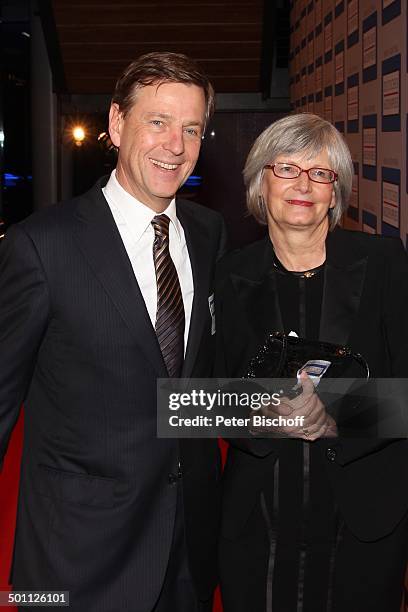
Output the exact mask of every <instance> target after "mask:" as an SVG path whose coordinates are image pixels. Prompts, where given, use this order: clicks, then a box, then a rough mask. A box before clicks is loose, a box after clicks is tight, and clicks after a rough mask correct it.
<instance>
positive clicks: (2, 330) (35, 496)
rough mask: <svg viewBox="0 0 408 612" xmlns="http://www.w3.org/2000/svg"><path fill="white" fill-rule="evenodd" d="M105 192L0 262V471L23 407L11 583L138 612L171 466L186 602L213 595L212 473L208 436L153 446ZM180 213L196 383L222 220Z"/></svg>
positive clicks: (193, 209)
mask: <svg viewBox="0 0 408 612" xmlns="http://www.w3.org/2000/svg"><path fill="white" fill-rule="evenodd" d="M105 181H106V179H105ZM102 185H103V182H102V181H101V182H99V183H98V184H97V185H96V186H95V187H94V188H92V189H91V190H90V191H89V192H88V193H86V194H85V195H83V196H81V197H78V198H76V199H74V200H72V201H69V202H66V203H62V204H59V205H56V206H52V207H50V208H49V209H47V210H46V211H44V212H41V213H37V214H35V215H33V216H32V217H30V218H29V219H27V220H26V221H24V222H22V223H21V224H19V225H17V226H14V227H12V228H11V229H10V230H9V232H8V233H7V236H6V238H5V240H4V241H3V242H4V243H3V244H2V247H1V251H0V346H1V352H0V460H1V458H2V456H3V455H4V453H5V450H6V447H7V442H8V438H9V435H10V432H11V430H12V427H13V425H14V423H15V421H16V419H17V415H18V411H19V407H20V404H21V402H22V401H24V404H25V434H24V435H25V439H24V451H23V461H22V474H21V485H20V498H19V506H18V518H17V530H16V543H15V554H14V563H13V572H12V580H13V583H14V586H15V588H16V589H24V590H38V589H47V590H49V589H62V590H69V591H70V598H71V609H72V610H75V611H78V612H79V611H81V612H85V611H86V612H91V611H93V610H95V611H97V612H117V611H118V610H132V611H134V612H136V611H137V612H148V611H149V610H151V608H152V606H153V604H154V602H155V600H156V598H157V596H158V594H159V591H160V587H161V585H162V583H163V579H164V573H165V569H166V565H167V561H168V555H169V550H170V545H171V538H172V530H173V523H174V517H175V510H176V499H177V486H176V483H177V473H178V462H179V460H180V462H181V467H182V472H183V477H182V482H183V494H184V508H185V525H186V539H187V546H188V552H189V557H190V565H191V571H192V575H193V578H194V580H195V584H196V587H197V592H198V595H199V597H200V598H202V599H205V598H207V597H209V596H210V594H211V591H212V589H213V587H214V584H215V580H216V576H215V575H216V569H215V568H216V562H215V558H214V554H215V552H214V547H215V539H216V533H217V524H218V507H219V504H218V497H219V476H220V462H219V453H218V447H217V444H216V442H215V441H211V440H193V441H189V440H185V441H182V442H180V444H179V443H178V441H177V440H176V439H158V438H157V435H156V379H157V378H158V377H166V375H167V374H166V369H165V366H164V362H163V359H162V355H161V352H160V349H159V345H158V342H157V339H156V335H155V332H154V329H153V327H152V325H151V322H150V319H149V316H148V313H147V310H146V307H145V304H144V301H143V298H142V295H141V293H140V290H139V287H138V284H137V282H136V279H135V276H134V274H133V270H132V267H131V264H130V261H129V259H128V257H127V254H126V251H125V248H124V246H123V243H122V241H121V238H120V235H119V232H118V230H117V227H116V225H115V222H114V220H113V217H112V215H111V212H110V209H109V207H108V205H107V202H106V200H105V198H104V196H103V194H102V191H101V187H102ZM177 215H178V218H179V220H180V222H181V224H182V225H183V228H184V231H185V235H186V241H187V245H188V250H189V255H190V259H191V266H192V271H193V279H194V289H195V292H194V302H193V308H192V316H191V327H190V334H189V338H188V345H187V351H186V358H185V363H184V368H183V376H186V377H189V376H195V377H208V376H209V374H210V372H211V368H212V355H213V342H214V337H213V336H211V318H210V312H209V306H208V297H209V295H210V294H211V293H212V292H213V286H212V283H213V281H212V279H213V273H214V267H215V262H216V259H217V257H218V256H219V255H220V253H221V251H222V249H223V243H224V235H223V224H222V220H221V217H220V216H219V215H218V214H217V213H215V212H214V211H212V210H209V209H207V208H204V207H202V206H199V205H197V204H194V203H191V202H188V201H178V202H177Z"/></svg>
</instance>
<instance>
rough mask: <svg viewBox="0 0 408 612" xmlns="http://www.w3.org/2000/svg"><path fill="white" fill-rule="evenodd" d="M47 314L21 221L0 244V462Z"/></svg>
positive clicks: (41, 279) (41, 280) (40, 275)
mask: <svg viewBox="0 0 408 612" xmlns="http://www.w3.org/2000/svg"><path fill="white" fill-rule="evenodd" d="M48 314H49V294H48V288H47V283H46V279H45V275H44V271H43V268H42V265H41V262H40V258H39V256H38V253H37V251H36V249H35V247H34V244H33V242H32V240H31V239H30V238H29V236H28V235H27V234H26V232H25V231H24V230H23V229H22V228H21V227H19V226H13V227H12V228H10V229H9V231H8V232H7V234H6V237H5V238H4V240H3V241H2V243H1V246H0V468H1V462H2V461H3V458H4V455H5V452H6V450H7V446H8V441H9V438H10V434H11V431H12V429H13V427H14V424H15V422H16V420H17V417H18V414H19V411H20V406H21V403H22V402H23V400H24V398H25V395H26V393H27V390H28V387H29V384H30V381H31V377H32V373H33V370H34V365H35V359H36V354H37V351H38V348H39V345H40V343H41V339H42V336H43V334H44V331H45V328H46V324H47V319H48Z"/></svg>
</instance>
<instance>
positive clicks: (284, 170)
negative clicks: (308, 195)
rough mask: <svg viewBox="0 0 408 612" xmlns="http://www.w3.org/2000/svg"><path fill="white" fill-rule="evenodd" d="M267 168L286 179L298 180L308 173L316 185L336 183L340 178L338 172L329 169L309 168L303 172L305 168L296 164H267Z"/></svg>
mask: <svg viewBox="0 0 408 612" xmlns="http://www.w3.org/2000/svg"><path fill="white" fill-rule="evenodd" d="M265 168H270V169H271V170H272V171H273V173H274V175H275V176H277V177H278V178H286V179H295V178H298V176H300V175H301V174H302V172H306V174H307V176H308V177H309V179H310V180H311V181H313V182H314V183H325V184H328V183H334V182H335V181H337V177H338V174H337V172H335V171H334V170H328V169H327V168H309V169H308V170H303V168H301V167H300V166H297V165H296V164H285V163H284V162H278V163H277V164H266V166H265Z"/></svg>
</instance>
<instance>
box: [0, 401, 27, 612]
mask: <svg viewBox="0 0 408 612" xmlns="http://www.w3.org/2000/svg"><path fill="white" fill-rule="evenodd" d="M22 440H23V413H21V415H20V418H19V420H18V421H17V425H16V426H15V428H14V431H13V434H12V436H11V440H10V444H9V448H8V451H7V454H6V456H5V459H4V465H3V470H2V472H1V473H0V534H1V538H0V591H7V590H9V585H8V579H9V572H10V565H11V557H12V554H13V540H14V528H15V523H16V510H17V493H18V479H19V476H18V475H19V473H20V460H21V449H22ZM1 609H2V610H10V611H11V610H14V612H15V610H16V608H14V607H8V606H1Z"/></svg>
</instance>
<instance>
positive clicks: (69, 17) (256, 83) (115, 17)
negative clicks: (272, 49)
mask: <svg viewBox="0 0 408 612" xmlns="http://www.w3.org/2000/svg"><path fill="white" fill-rule="evenodd" d="M268 4H269V6H272V5H273V4H274V3H273V2H271V1H270V2H269V3H268V1H266V2H265V0H241V1H236V0H224V1H221V0H192V1H190V2H186V1H185V0H184V1H183V0H172V1H170V2H169V1H168V0H156V1H152V2H149V1H146V0H144V1H143V0H134V1H133V2H120V1H118V2H112V0H111V1H109V0H84V1H83V2H80V1H79V0H51V1H50V2H49V3H48V5H49V9H50V12H52V15H51V19H52V20H54V24H55V25H54V28H55V27H56V33H57V37H56V44H57V45H58V47H59V54H60V59H61V61H60V69H61V70H62V73H63V74H61V75H60V77H61V79H60V80H61V82H63V83H64V85H65V90H66V91H67V92H68V93H70V94H104V93H110V92H111V91H112V90H113V87H114V84H115V80H116V78H117V76H118V74H119V73H120V72H121V70H122V69H123V68H124V67H125V66H126V65H127V64H128V63H129V62H130V61H131V60H132V59H134V58H135V57H137V56H139V55H141V54H143V53H147V52H149V51H156V50H168V51H176V52H181V53H186V54H187V55H189V56H191V57H193V58H194V59H196V60H197V61H198V62H199V63H200V65H201V66H202V68H203V69H204V70H205V72H206V73H207V74H208V76H209V77H210V79H211V81H212V82H213V84H214V86H215V89H216V91H218V92H225V93H228V92H259V91H261V89H262V87H261V81H262V58H263V56H264V54H265V40H263V39H264V38H265V28H264V25H263V24H264V13H265V6H268ZM271 30H272V26H271ZM54 32H55V30H54ZM271 34H272V32H271ZM266 46H268V45H266Z"/></svg>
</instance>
